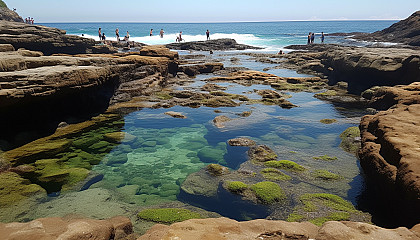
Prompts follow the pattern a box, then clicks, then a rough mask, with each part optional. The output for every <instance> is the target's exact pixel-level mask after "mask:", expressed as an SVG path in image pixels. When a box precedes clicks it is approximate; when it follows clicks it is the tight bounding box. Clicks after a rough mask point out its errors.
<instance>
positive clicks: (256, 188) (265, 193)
mask: <svg viewBox="0 0 420 240" xmlns="http://www.w3.org/2000/svg"><path fill="white" fill-rule="evenodd" d="M250 189H251V190H252V191H253V192H254V194H255V196H256V197H257V199H258V200H259V201H261V202H262V203H264V204H272V203H275V202H278V201H281V200H283V199H285V198H286V195H285V194H284V192H283V189H281V188H280V186H279V185H278V184H277V183H273V182H259V183H256V184H254V185H251V187H250Z"/></svg>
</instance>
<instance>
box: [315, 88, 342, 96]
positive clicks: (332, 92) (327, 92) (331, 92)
mask: <svg viewBox="0 0 420 240" xmlns="http://www.w3.org/2000/svg"><path fill="white" fill-rule="evenodd" d="M324 96H337V91H335V90H328V91H325V92H322V93H317V94H315V97H324Z"/></svg>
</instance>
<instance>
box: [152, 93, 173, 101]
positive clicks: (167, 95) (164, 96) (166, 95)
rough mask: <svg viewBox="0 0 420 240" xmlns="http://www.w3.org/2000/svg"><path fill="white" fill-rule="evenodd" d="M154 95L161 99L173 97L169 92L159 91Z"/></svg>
mask: <svg viewBox="0 0 420 240" xmlns="http://www.w3.org/2000/svg"><path fill="white" fill-rule="evenodd" d="M154 95H155V96H156V97H157V98H158V99H160V100H169V99H172V98H173V96H172V95H171V94H169V92H157V93H155V94H154Z"/></svg>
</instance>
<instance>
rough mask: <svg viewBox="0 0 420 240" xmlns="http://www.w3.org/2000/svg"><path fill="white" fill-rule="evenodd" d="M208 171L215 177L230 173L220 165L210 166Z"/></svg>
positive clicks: (207, 168)
mask: <svg viewBox="0 0 420 240" xmlns="http://www.w3.org/2000/svg"><path fill="white" fill-rule="evenodd" d="M206 170H207V171H208V172H209V173H210V174H212V175H214V176H221V175H223V174H226V173H229V169H228V168H227V167H224V166H222V165H219V164H210V165H208V166H207V167H206Z"/></svg>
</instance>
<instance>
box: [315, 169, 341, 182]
mask: <svg viewBox="0 0 420 240" xmlns="http://www.w3.org/2000/svg"><path fill="white" fill-rule="evenodd" d="M312 176H313V177H314V178H317V179H322V180H327V181H328V180H340V179H343V177H342V176H340V175H338V174H335V173H332V172H330V171H327V170H316V171H315V172H313V173H312Z"/></svg>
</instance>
